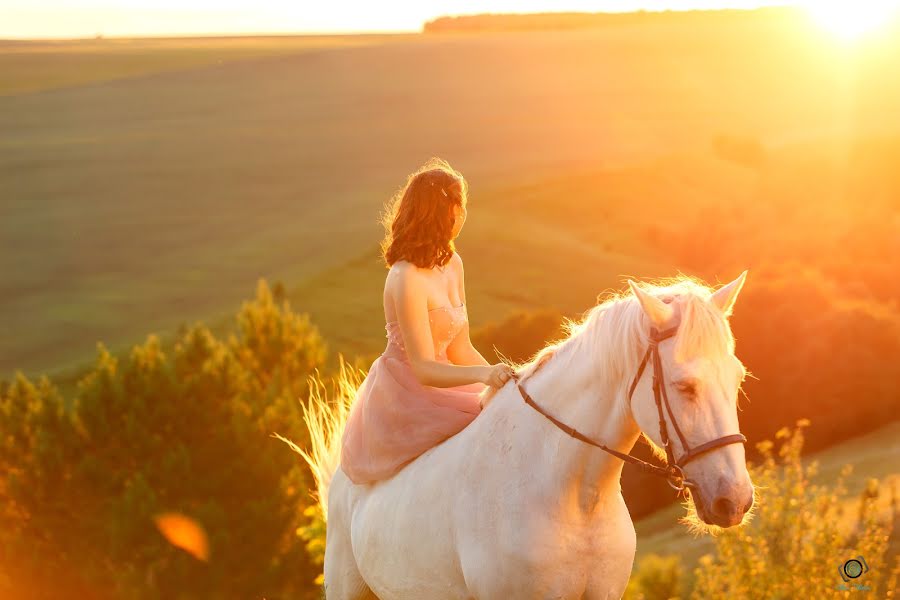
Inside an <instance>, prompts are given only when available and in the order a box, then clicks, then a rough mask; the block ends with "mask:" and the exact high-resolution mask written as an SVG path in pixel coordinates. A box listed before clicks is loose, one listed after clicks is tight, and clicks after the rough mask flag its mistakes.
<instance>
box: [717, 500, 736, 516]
mask: <svg viewBox="0 0 900 600" xmlns="http://www.w3.org/2000/svg"><path fill="white" fill-rule="evenodd" d="M735 508H736V507H735V505H734V502H732V501H731V500H730V499H728V498H726V497H724V496H719V497H718V498H716V500H715V502H713V505H712V511H713V514H714V515H716V516H719V517H730V516H731V515H732V513H734V509H735Z"/></svg>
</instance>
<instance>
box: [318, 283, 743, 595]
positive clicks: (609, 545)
mask: <svg viewBox="0 0 900 600" xmlns="http://www.w3.org/2000/svg"><path fill="white" fill-rule="evenodd" d="M745 275H746V274H742V275H741V277H740V278H738V280H735V282H732V283H731V284H729V285H728V286H724V287H723V288H721V289H720V290H718V291H717V292H716V293H714V294H713V293H711V290H709V289H708V288H705V287H704V286H699V285H698V284H696V283H694V282H692V281H690V280H679V281H678V282H677V283H675V284H672V285H670V286H668V287H665V288H663V287H652V286H647V289H648V290H649V291H644V290H643V289H642V288H639V287H637V286H636V285H635V284H632V289H633V290H634V292H635V295H636V297H637V299H636V298H635V296H627V297H625V296H623V297H617V298H613V299H611V300H609V301H607V302H605V303H604V304H602V305H599V306H597V307H594V308H593V309H592V310H591V311H590V312H589V314H588V315H587V317H586V318H585V319H584V321H583V322H582V323H580V324H577V325H575V326H574V327H572V331H574V333H572V335H570V337H569V338H568V339H566V340H564V341H563V342H561V343H559V344H557V345H556V346H554V347H550V348H547V349H545V350H544V351H542V353H541V354H539V359H540V360H538V359H536V360H535V361H533V362H532V363H530V364H529V365H527V366H526V367H525V368H524V369H523V370H522V371H521V372H520V375H521V376H523V377H524V379H523V381H524V383H523V385H524V386H525V387H526V388H527V390H528V392H529V394H530V395H531V396H532V397H533V398H534V399H535V400H536V401H537V402H538V403H539V404H541V406H542V407H543V408H544V410H547V411H548V412H550V413H551V414H553V415H554V416H555V417H556V418H558V419H560V420H561V421H563V422H565V423H568V424H570V425H573V426H575V427H576V428H578V429H579V430H580V431H582V432H583V433H585V434H587V435H588V436H590V437H591V438H593V439H595V440H600V441H602V442H603V443H605V444H606V445H608V446H610V447H612V448H615V449H617V450H619V451H622V452H626V453H627V452H628V451H629V450H630V449H631V448H632V446H633V445H634V443H635V442H636V441H637V438H638V437H639V436H640V434H641V431H642V430H643V431H644V432H645V434H646V435H647V436H648V437H649V438H651V440H652V441H653V442H654V443H655V444H659V443H660V441H659V437H658V435H659V432H658V429H657V427H658V417H657V415H656V411H655V406H654V404H653V400H652V391H651V384H650V379H651V375H650V374H649V373H645V374H644V375H643V376H642V377H641V380H640V382H639V385H638V387H637V389H636V392H635V395H634V397H633V400H632V403H631V405H629V403H628V402H627V399H626V397H627V386H628V384H629V383H630V379H631V377H633V376H634V373H635V372H636V370H637V364H638V361H639V359H640V355H641V352H642V351H643V349H644V348H646V336H647V333H646V332H647V331H648V330H649V327H650V325H651V324H652V325H656V326H659V327H667V326H672V325H679V323H680V325H679V333H678V336H676V338H681V339H675V340H672V341H670V342H665V343H663V344H661V345H660V354H661V357H662V360H663V362H664V367H665V373H666V378H667V379H671V380H672V381H674V380H675V378H676V377H678V378H683V377H685V376H689V377H690V378H691V380H692V381H693V380H696V381H698V382H702V383H701V385H702V386H703V390H702V393H701V392H699V391H698V392H696V398H695V399H694V400H691V401H687V400H685V401H684V402H682V403H678V402H677V401H675V400H673V409H674V410H675V411H676V417H677V418H678V420H679V424H680V425H681V427H682V430H683V431H684V433H685V434H686V435H687V437H688V441H689V442H690V443H691V444H695V443H698V442H702V441H705V440H708V439H712V438H715V437H719V436H720V435H722V434H723V433H731V432H737V431H738V429H737V415H736V395H737V390H738V387H739V386H740V381H741V379H742V377H743V367H742V366H740V362H739V361H737V359H736V358H735V357H734V355H733V353H732V350H733V340H732V338H731V334H730V329H729V328H728V325H727V320H726V317H727V315H728V314H729V312H730V309H731V306H732V305H733V303H734V300H735V298H736V296H737V294H738V292H739V291H740V288H741V286H742V285H743V281H744V277H745ZM667 296H668V297H667ZM662 297H667V298H666V300H667V301H668V302H664V301H663V300H662V299H661V298H662ZM711 319H713V320H711ZM716 323H718V324H716ZM683 330H684V331H683ZM688 336H694V337H695V338H697V339H688ZM703 336H712V337H715V336H720V337H721V338H722V339H720V340H712V341H711V340H709V339H704V340H701V339H700V337H703ZM716 349H718V350H716ZM699 350H703V351H704V352H705V353H700V354H698V351H699ZM711 350H712V352H711ZM544 361H545V362H544ZM541 362H543V363H544V364H543V365H542V366H541V368H540V369H537V366H538V364H539V363H541ZM671 374H675V375H674V376H673V375H671ZM672 381H667V382H666V383H667V385H669V386H671V387H669V388H667V389H670V390H671V391H670V397H672V398H677V397H678V394H679V391H678V390H679V388H678V387H677V386H676V385H675V384H674V383H672ZM692 402H694V403H695V405H692V404H691V403H692ZM679 406H682V407H683V408H685V410H684V411H679V409H678V407H679ZM337 442H338V443H339V439H338V440H337ZM330 443H331V447H330V448H329V449H328V452H330V456H331V457H332V458H333V457H334V454H335V440H334V439H332V440H330ZM673 443H677V442H676V441H675V440H673ZM676 449H677V446H676ZM658 450H659V449H658V448H657V451H658ZM337 451H338V452H339V447H338V449H337ZM622 465H623V463H622V461H621V460H620V459H618V458H615V457H613V456H612V455H610V454H607V453H606V452H603V451H601V450H599V449H597V448H594V447H591V446H588V445H586V444H583V443H581V442H579V441H577V440H575V439H573V438H571V437H569V436H568V435H566V434H565V433H564V432H563V431H561V430H560V429H558V428H556V427H555V426H554V425H552V424H551V423H550V422H549V421H548V420H547V419H545V418H544V417H543V416H541V415H540V414H538V413H537V412H536V411H534V410H533V409H532V408H531V407H529V406H527V405H526V404H525V403H524V402H523V399H522V397H521V396H520V395H519V392H518V390H517V389H516V386H515V384H514V382H509V383H507V385H506V386H504V387H503V388H502V389H501V390H499V391H497V392H496V393H495V394H494V395H493V397H492V398H490V401H489V402H488V403H487V404H486V406H485V408H484V410H483V411H482V412H481V413H480V414H479V415H478V417H476V418H475V420H474V421H472V423H471V424H469V426H467V427H466V428H465V429H464V430H462V431H461V432H459V433H458V434H457V435H455V436H453V437H451V438H449V439H448V440H446V441H444V442H443V443H442V444H440V445H438V446H436V447H434V448H432V449H430V450H428V451H427V452H425V453H424V454H422V455H421V456H420V457H418V458H417V459H416V460H415V461H413V462H412V463H410V464H409V465H408V466H406V467H405V468H404V469H403V470H402V471H400V472H399V473H398V474H397V475H395V476H394V477H392V478H390V479H388V480H385V481H380V482H377V483H374V484H363V485H355V484H353V483H352V482H351V481H350V480H349V479H348V478H347V476H346V475H345V474H344V472H343V471H342V470H341V469H340V468H339V467H337V469H336V470H335V471H334V473H333V477H332V478H331V481H330V484H329V482H328V481H327V479H326V480H325V481H324V482H321V483H320V490H319V491H320V494H321V495H322V497H323V500H324V501H326V502H327V508H328V511H327V517H328V521H327V524H328V528H327V537H326V549H325V593H326V598H328V600H354V599H358V598H371V597H372V595H373V594H374V595H375V596H377V597H378V598H381V599H383V600H423V599H429V600H431V599H433V600H441V599H457V598H459V599H470V598H471V599H479V600H487V599H507V598H516V599H529V598H535V599H544V598H560V599H585V600H593V599H599V598H620V597H621V595H622V593H623V591H624V589H625V586H626V584H627V582H628V578H629V576H630V573H631V569H632V565H633V561H634V554H635V548H636V539H635V530H634V525H633V523H632V521H631V517H630V514H629V513H628V510H627V508H626V506H625V503H624V501H623V499H622V494H621V486H620V483H619V480H620V477H621V472H622ZM320 466H321V465H320ZM685 471H686V473H687V474H688V475H689V476H690V477H691V478H692V479H693V480H695V481H697V482H698V484H699V489H697V490H695V498H694V501H695V503H696V504H697V511H698V513H699V515H700V517H701V519H703V520H704V521H707V522H709V523H713V522H716V523H719V524H722V525H724V526H730V525H733V524H737V523H739V522H740V521H741V518H742V517H743V515H744V513H745V512H746V510H747V509H749V507H750V505H751V504H752V486H751V484H750V479H749V475H748V473H747V470H746V465H745V461H744V449H743V446H740V445H733V446H728V447H723V448H719V449H717V450H716V451H714V452H710V453H709V454H707V455H705V456H703V457H700V458H698V459H697V461H696V462H694V463H693V464H692V465H690V466H688V467H686V468H685ZM325 475H326V476H327V475H328V473H325ZM748 494H749V497H750V500H747V497H748ZM698 495H699V496H700V497H701V498H703V500H705V501H701V500H700V499H698V498H697V496H698ZM710 515H713V516H710Z"/></svg>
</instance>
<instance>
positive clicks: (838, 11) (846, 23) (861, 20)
mask: <svg viewBox="0 0 900 600" xmlns="http://www.w3.org/2000/svg"><path fill="white" fill-rule="evenodd" d="M802 4H803V7H804V9H805V10H806V11H807V12H808V13H809V15H810V16H811V17H812V18H813V20H814V21H816V23H818V24H819V26H821V27H822V28H824V29H826V30H828V31H829V32H831V33H833V34H834V35H837V36H838V37H840V38H842V39H844V40H847V41H853V40H856V39H859V38H861V37H862V36H864V35H865V34H867V33H869V32H872V31H874V30H876V29H878V28H879V27H881V26H883V25H886V24H887V23H888V22H889V21H890V20H891V19H892V18H894V17H896V16H897V14H898V12H900V10H898V9H900V6H898V4H900V3H898V2H897V1H895V0H860V1H858V2H828V1H823V0H806V1H804V2H803V3H802Z"/></svg>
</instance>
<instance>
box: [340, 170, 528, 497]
mask: <svg viewBox="0 0 900 600" xmlns="http://www.w3.org/2000/svg"><path fill="white" fill-rule="evenodd" d="M467 189H468V186H467V184H466V181H465V179H463V177H462V175H460V174H459V173H458V172H457V171H455V170H454V169H453V168H451V167H450V165H449V164H447V163H446V162H445V161H443V160H439V159H432V160H431V161H429V162H428V163H426V164H425V165H424V166H423V167H422V168H421V169H419V170H418V171H417V172H415V173H413V174H412V175H410V176H409V178H408V179H407V182H406V186H405V187H404V188H403V189H402V190H401V191H400V193H398V194H397V195H396V196H395V197H394V199H393V200H392V201H391V203H390V205H389V207H388V210H387V212H386V213H385V215H384V218H383V223H384V226H385V230H386V235H385V238H384V241H383V242H382V253H383V255H384V260H385V263H386V264H387V267H388V269H389V270H388V274H387V278H386V280H385V284H384V298H383V300H384V316H385V320H386V321H387V324H386V325H385V329H386V330H387V340H388V341H387V347H386V348H385V351H384V353H382V355H381V356H379V357H378V358H377V359H376V360H375V362H374V363H372V367H371V368H370V369H369V372H368V375H367V376H366V378H365V380H364V381H363V383H362V385H361V386H360V387H359V390H358V391H357V395H356V399H355V401H354V403H353V407H352V408H351V411H350V415H349V417H348V419H347V424H346V428H345V429H344V434H343V438H342V445H341V468H342V469H343V470H344V472H345V473H346V474H347V476H348V477H349V478H350V480H351V481H353V482H354V483H357V484H360V483H372V482H375V481H379V480H381V479H386V478H388V477H390V476H392V475H394V474H395V473H396V472H397V471H399V470H400V469H401V468H403V466H404V465H406V464H407V463H409V462H411V461H412V460H413V459H415V458H416V457H417V456H419V455H420V454H422V453H423V452H425V451H426V450H428V449H429V448H432V447H434V446H436V445H437V444H439V443H440V442H442V441H444V440H445V439H447V438H448V437H450V436H452V435H454V434H456V433H458V432H459V431H460V430H462V429H463V428H464V427H465V426H466V425H468V424H469V423H470V422H471V421H472V420H473V419H474V418H475V417H476V416H477V415H478V413H479V412H480V411H481V405H480V403H479V396H480V394H481V392H482V391H484V390H485V385H488V386H492V387H496V388H499V387H501V386H502V385H503V384H505V383H506V382H507V380H509V378H510V377H511V376H512V373H513V371H512V368H511V367H509V366H508V365H506V364H503V363H499V364H496V365H491V364H489V363H488V362H487V361H486V360H485V359H484V357H483V356H481V354H480V353H479V352H478V350H476V349H475V348H474V347H473V346H472V342H471V340H470V339H469V323H468V318H467V315H466V289H465V284H464V282H463V263H462V259H461V258H460V256H459V254H457V253H456V252H455V250H454V245H453V240H454V239H455V238H456V236H458V235H459V232H460V230H461V229H462V226H463V223H465V221H466V202H467V197H466V192H467Z"/></svg>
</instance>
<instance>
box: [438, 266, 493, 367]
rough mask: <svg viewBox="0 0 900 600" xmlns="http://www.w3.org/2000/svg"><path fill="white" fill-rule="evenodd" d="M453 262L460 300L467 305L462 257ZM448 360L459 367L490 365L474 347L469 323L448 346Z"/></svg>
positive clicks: (467, 322)
mask: <svg viewBox="0 0 900 600" xmlns="http://www.w3.org/2000/svg"><path fill="white" fill-rule="evenodd" d="M453 262H454V263H455V264H456V268H457V273H458V278H457V279H458V281H459V298H460V300H461V301H462V303H463V304H466V276H465V270H464V269H463V262H462V257H461V256H460V255H459V254H454V255H453ZM447 358H449V359H450V362H452V363H453V364H457V365H490V364H491V363H489V362H488V361H486V360H485V359H484V356H482V355H481V352H479V351H478V349H477V348H475V346H473V345H472V339H471V338H470V337H469V321H468V319H466V324H465V325H464V326H463V328H462V330H461V331H460V332H459V334H458V335H457V336H456V337H455V338H454V339H453V341H452V342H450V345H449V346H447Z"/></svg>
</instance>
